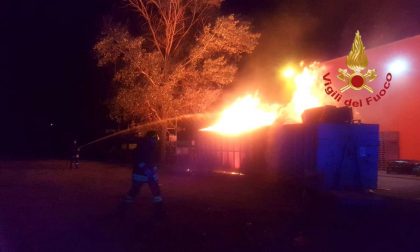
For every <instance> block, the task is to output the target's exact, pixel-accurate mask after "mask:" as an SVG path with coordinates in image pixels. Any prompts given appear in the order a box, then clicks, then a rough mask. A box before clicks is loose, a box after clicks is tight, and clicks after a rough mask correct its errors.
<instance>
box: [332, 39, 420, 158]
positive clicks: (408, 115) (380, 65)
mask: <svg viewBox="0 0 420 252" xmlns="http://www.w3.org/2000/svg"><path fill="white" fill-rule="evenodd" d="M362 39H363V38H362ZM351 42H352V41H349V50H350V48H351ZM365 47H366V54H367V56H368V60H369V65H368V69H372V68H374V69H376V72H377V74H378V77H377V78H376V79H375V80H374V81H373V82H371V83H370V84H369V86H371V87H372V88H373V89H374V93H373V94H371V93H369V92H368V91H367V90H361V91H354V90H348V91H346V92H345V93H343V99H342V100H341V101H340V102H339V103H337V104H336V105H337V106H338V105H341V106H343V105H344V104H343V101H344V100H345V99H347V98H350V97H351V98H352V99H353V100H359V99H362V102H363V104H362V105H363V106H362V107H359V108H355V109H354V110H355V119H358V118H359V119H361V120H362V122H364V123H378V124H380V130H381V131H398V132H399V133H400V153H401V158H403V159H418V160H420V148H419V146H420V130H419V126H420V69H419V68H420V35H417V36H414V37H411V38H407V39H403V40H399V41H396V42H394V43H391V44H387V45H383V46H380V47H376V48H371V49H370V48H369V45H368V44H365ZM396 59H401V60H404V61H406V62H407V66H408V68H407V70H406V71H405V72H401V73H399V72H397V71H396V70H395V69H394V70H392V69H390V64H391V63H392V62H393V61H394V60H396ZM324 64H325V65H326V72H330V75H329V76H330V77H331V79H332V85H333V87H334V89H335V90H337V89H340V88H341V87H342V86H344V85H345V84H344V83H343V82H341V81H340V80H338V79H337V78H336V75H337V74H338V72H337V69H338V68H347V66H346V58H345V56H344V57H341V58H337V59H334V60H331V61H327V62H324ZM365 70H366V69H365ZM388 72H391V74H392V81H391V86H390V88H389V89H388V90H387V92H386V94H385V95H384V96H383V97H382V98H381V99H380V100H379V102H373V103H371V104H370V105H367V104H366V98H367V97H369V96H374V95H376V94H377V93H378V92H379V91H380V90H381V89H382V88H383V85H384V82H385V77H386V74H387V73H388ZM327 98H328V97H327ZM331 99H332V98H331Z"/></svg>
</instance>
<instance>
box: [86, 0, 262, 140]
mask: <svg viewBox="0 0 420 252" xmlns="http://www.w3.org/2000/svg"><path fill="white" fill-rule="evenodd" d="M124 2H125V3H126V5H127V7H129V8H130V9H132V10H134V11H135V12H136V13H137V14H138V15H139V17H140V18H141V19H140V20H142V21H141V22H140V23H139V25H143V26H145V27H146V28H147V29H146V30H147V32H145V33H144V34H142V35H141V36H137V37H135V36H133V35H131V34H130V33H129V32H128V30H127V29H126V28H125V27H123V26H120V25H111V26H108V27H107V28H106V29H104V35H103V37H102V38H101V39H100V40H99V41H98V42H97V44H96V45H95V47H94V49H95V51H96V53H97V55H98V58H99V61H98V65H99V66H105V65H113V66H114V67H115V75H114V82H115V83H116V85H118V86H117V90H118V92H117V94H116V96H115V97H114V99H113V100H112V101H111V103H110V111H111V117H112V118H113V119H115V120H118V121H125V122H134V123H141V122H147V121H154V120H163V119H166V118H171V117H176V116H180V115H183V114H186V113H196V112H202V111H204V110H205V109H206V108H208V106H209V105H210V104H212V103H213V102H214V101H215V100H216V99H217V98H218V97H219V95H220V93H221V91H222V90H223V87H225V86H227V85H229V84H231V83H232V81H233V78H234V75H235V73H236V72H237V63H238V62H239V60H240V59H241V57H242V56H243V55H244V54H249V53H251V52H252V51H253V50H254V48H255V47H256V45H257V42H258V38H259V36H260V35H259V34H257V33H253V32H251V31H250V25H249V24H248V23H245V22H240V21H238V20H237V19H236V18H235V17H234V16H233V15H230V16H220V17H214V15H213V13H215V10H217V8H218V7H219V6H220V0H126V1H124ZM166 130H167V125H166V124H162V127H161V134H162V135H163V136H165V135H166Z"/></svg>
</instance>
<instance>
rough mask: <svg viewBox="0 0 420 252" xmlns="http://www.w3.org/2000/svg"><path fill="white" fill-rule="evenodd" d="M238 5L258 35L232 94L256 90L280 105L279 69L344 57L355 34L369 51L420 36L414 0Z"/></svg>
mask: <svg viewBox="0 0 420 252" xmlns="http://www.w3.org/2000/svg"><path fill="white" fill-rule="evenodd" d="M228 2H235V1H234V0H231V1H227V3H228ZM241 2H242V3H243V1H241ZM231 5H233V4H232V3H231ZM243 6H244V7H242V13H241V14H242V15H243V16H244V18H245V19H248V20H251V21H252V22H253V24H254V26H255V29H256V30H257V31H258V32H261V33H262V36H261V39H260V43H259V45H258V47H257V48H256V50H255V51H254V53H253V54H252V55H251V56H249V57H248V58H246V61H245V63H244V64H243V65H242V66H241V70H240V72H239V73H238V76H237V79H236V81H235V82H236V89H235V92H234V93H244V92H245V91H249V90H259V91H260V93H261V95H262V96H263V97H265V98H266V99H268V100H273V101H276V102H281V103H285V102H287V99H288V98H290V97H288V96H287V95H284V93H285V92H287V88H286V84H285V83H284V82H282V81H281V80H279V79H278V78H277V72H278V71H279V68H281V67H284V66H285V65H287V64H294V65H298V63H299V62H300V61H302V60H304V61H305V62H306V63H310V62H313V61H320V62H323V61H327V60H330V59H334V58H337V57H340V56H344V55H346V54H348V52H349V49H350V47H351V42H352V41H353V38H354V34H355V32H356V30H360V32H361V35H362V37H363V42H364V43H365V45H369V47H375V46H378V45H382V44H385V43H390V42H392V41H395V40H398V39H402V38H405V37H408V36H412V35H416V34H419V33H420V26H419V25H418V24H419V23H420V16H419V15H418V13H420V3H419V2H418V1H416V0H405V1H404V0H403V1H381V2H378V1H374V0H359V1H353V0H343V1H335V0H320V1H316V2H315V1H300V0H297V1H275V0H271V1H270V0H265V1H257V0H255V1H247V3H246V4H243ZM231 9H232V10H233V11H235V9H234V8H233V7H232V6H231ZM369 47H368V48H369ZM368 48H367V49H368Z"/></svg>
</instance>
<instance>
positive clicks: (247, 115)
mask: <svg viewBox="0 0 420 252" xmlns="http://www.w3.org/2000/svg"><path fill="white" fill-rule="evenodd" d="M300 68H301V69H300V72H299V71H298V70H296V69H295V68H293V67H290V66H289V67H287V68H286V69H285V70H283V71H282V79H283V83H285V84H287V85H290V86H292V90H291V92H293V95H292V96H291V97H292V98H291V100H290V102H289V103H288V104H286V105H282V104H278V103H266V102H264V101H263V100H262V98H261V97H260V96H259V95H258V93H255V94H254V95H250V94H248V95H246V96H244V97H241V98H237V99H236V101H235V102H233V104H231V105H230V106H228V107H226V108H225V109H224V110H223V111H222V112H221V113H220V117H219V119H218V120H217V122H215V123H214V124H213V125H211V126H209V127H207V128H204V129H202V131H211V132H216V133H218V134H220V135H225V136H238V135H241V134H244V133H248V132H251V131H254V130H256V129H259V128H262V127H266V126H270V125H273V124H274V123H275V122H276V121H280V122H284V123H295V122H301V121H302V119H301V115H302V113H303V111H305V110H306V109H309V108H314V107H318V106H321V105H324V104H326V103H325V101H324V100H325V95H324V94H323V92H322V91H323V90H322V88H321V87H322V86H323V83H322V71H323V67H322V66H321V65H320V64H319V63H318V62H314V63H312V64H310V65H309V66H304V64H303V62H301V63H300Z"/></svg>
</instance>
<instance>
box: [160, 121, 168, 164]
mask: <svg viewBox="0 0 420 252" xmlns="http://www.w3.org/2000/svg"><path fill="white" fill-rule="evenodd" d="M167 132H168V127H167V125H166V123H164V124H162V125H161V127H160V130H159V138H160V163H161V164H164V163H166V148H167V145H168V141H167Z"/></svg>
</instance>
